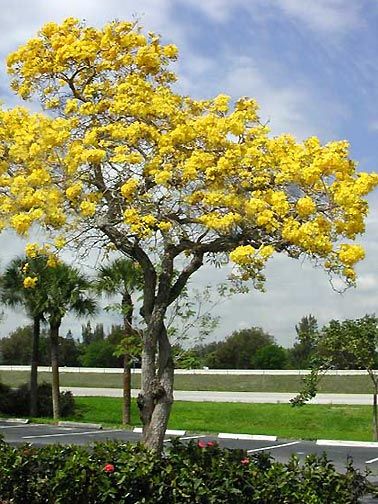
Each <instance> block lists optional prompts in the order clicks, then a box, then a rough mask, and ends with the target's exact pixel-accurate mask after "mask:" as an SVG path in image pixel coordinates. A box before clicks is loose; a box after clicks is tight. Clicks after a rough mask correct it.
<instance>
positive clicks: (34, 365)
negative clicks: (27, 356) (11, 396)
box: [30, 316, 41, 417]
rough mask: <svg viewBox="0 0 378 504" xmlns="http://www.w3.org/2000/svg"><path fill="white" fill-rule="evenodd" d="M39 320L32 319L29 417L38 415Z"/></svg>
mask: <svg viewBox="0 0 378 504" xmlns="http://www.w3.org/2000/svg"><path fill="white" fill-rule="evenodd" d="M40 329H41V324H40V318H39V316H36V317H34V318H33V346H32V357H31V369H30V416H32V417H36V416H37V415H38V365H39V337H40Z"/></svg>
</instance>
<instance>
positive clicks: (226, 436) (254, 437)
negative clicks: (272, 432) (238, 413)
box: [218, 432, 277, 441]
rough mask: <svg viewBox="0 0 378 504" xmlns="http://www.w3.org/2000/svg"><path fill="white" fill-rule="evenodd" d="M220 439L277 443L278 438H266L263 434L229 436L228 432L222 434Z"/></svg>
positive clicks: (219, 436) (219, 435)
mask: <svg viewBox="0 0 378 504" xmlns="http://www.w3.org/2000/svg"><path fill="white" fill-rule="evenodd" d="M218 438H219V439H244V440H246V441H247V440H251V441H277V436H264V435H262V434H229V433H227V432H220V433H219V434H218Z"/></svg>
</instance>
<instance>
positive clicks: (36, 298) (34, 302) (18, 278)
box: [0, 257, 44, 417]
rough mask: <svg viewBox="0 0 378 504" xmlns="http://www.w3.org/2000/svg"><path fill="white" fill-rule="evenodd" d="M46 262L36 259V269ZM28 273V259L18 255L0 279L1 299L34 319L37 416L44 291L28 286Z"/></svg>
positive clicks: (32, 387)
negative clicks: (24, 311)
mask: <svg viewBox="0 0 378 504" xmlns="http://www.w3.org/2000/svg"><path fill="white" fill-rule="evenodd" d="M43 268H44V264H42V263H41V261H38V260H35V261H34V271H35V273H36V274H41V272H42V269H43ZM26 273H27V261H26V260H25V258H21V257H18V258H16V259H13V260H12V261H11V262H10V263H9V265H8V266H7V268H6V269H5V271H4V273H3V275H2V276H1V279H0V293H1V294H0V297H1V301H2V302H3V303H4V304H6V305H7V306H11V307H16V306H22V307H23V308H24V309H25V310H26V313H27V314H28V316H29V317H30V318H31V319H32V321H33V335H32V352H31V361H30V364H31V367H30V415H31V416H33V417H35V416H37V413H38V411H37V389H38V364H39V358H40V356H39V340H40V334H41V321H42V320H43V317H44V314H43V304H44V293H42V292H41V291H34V292H33V291H31V290H30V289H28V288H26V287H25V285H24V283H23V280H24V277H25V274H26Z"/></svg>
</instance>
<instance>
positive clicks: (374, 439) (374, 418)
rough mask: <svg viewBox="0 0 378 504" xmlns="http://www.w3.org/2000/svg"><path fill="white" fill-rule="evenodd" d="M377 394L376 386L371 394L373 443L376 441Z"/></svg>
mask: <svg viewBox="0 0 378 504" xmlns="http://www.w3.org/2000/svg"><path fill="white" fill-rule="evenodd" d="M377 392H378V390H377V386H375V389H374V394H373V441H378V411H377V409H378V408H377Z"/></svg>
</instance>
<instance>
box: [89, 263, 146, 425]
mask: <svg viewBox="0 0 378 504" xmlns="http://www.w3.org/2000/svg"><path fill="white" fill-rule="evenodd" d="M142 278H143V277H142V273H141V270H140V269H139V268H138V267H137V266H136V264H135V263H134V262H133V261H130V260H129V259H125V258H119V259H116V260H114V261H113V262H112V263H110V264H109V265H107V266H102V267H101V268H100V269H99V273H98V278H97V282H96V289H97V291H98V292H103V293H105V294H106V295H107V296H109V297H110V296H114V295H117V294H120V295H121V296H122V299H121V312H122V315H123V326H124V338H123V340H122V351H123V407H122V422H123V424H130V421H131V359H132V356H133V353H135V348H136V347H139V346H140V336H139V335H138V334H137V332H136V331H135V329H134V328H133V312H134V302H133V299H132V295H133V294H134V293H135V292H136V291H140V290H141V288H142Z"/></svg>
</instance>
